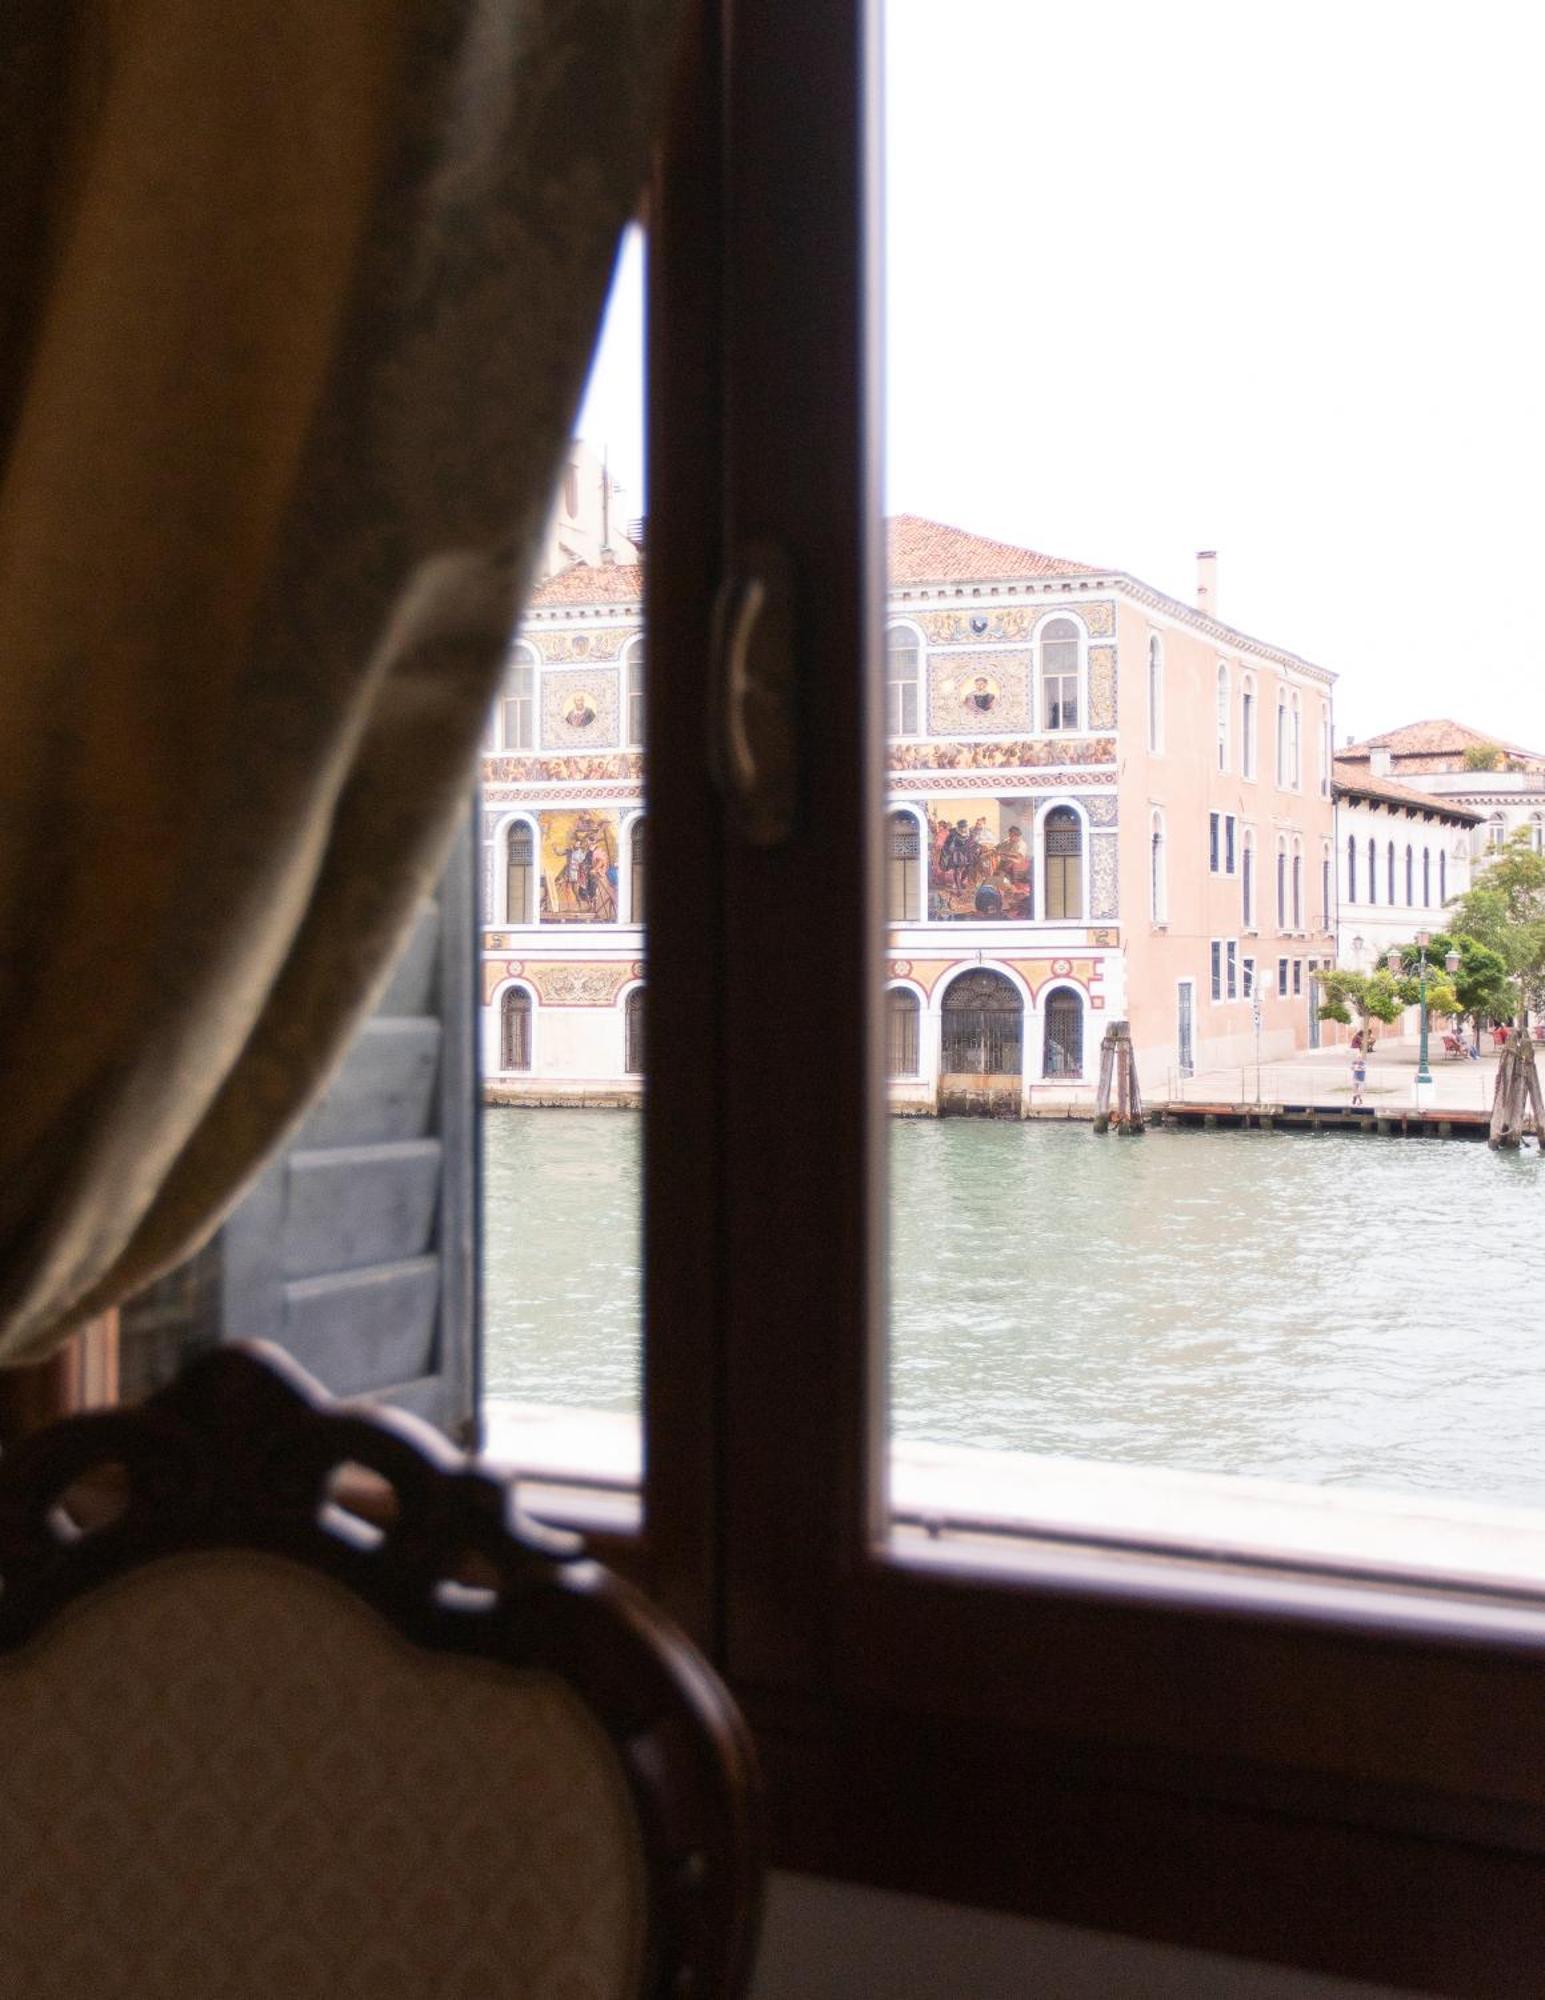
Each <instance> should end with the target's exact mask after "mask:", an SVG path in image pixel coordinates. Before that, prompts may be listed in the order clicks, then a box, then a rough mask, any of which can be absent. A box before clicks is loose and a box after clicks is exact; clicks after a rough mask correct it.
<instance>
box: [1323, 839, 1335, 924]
mask: <svg viewBox="0 0 1545 2000" xmlns="http://www.w3.org/2000/svg"><path fill="white" fill-rule="evenodd" d="M1335 871H1336V863H1335V859H1334V856H1333V851H1332V848H1331V844H1330V842H1329V841H1328V840H1327V841H1325V842H1324V844H1323V848H1322V851H1321V854H1320V929H1321V930H1322V931H1328V930H1329V929H1330V913H1331V910H1332V909H1333V908H1334V906H1335V887H1336V883H1335Z"/></svg>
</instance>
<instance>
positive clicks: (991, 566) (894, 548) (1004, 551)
mask: <svg viewBox="0 0 1545 2000" xmlns="http://www.w3.org/2000/svg"><path fill="white" fill-rule="evenodd" d="M885 526H886V544H887V561H888V563H889V573H888V576H887V581H888V582H889V583H891V584H900V583H999V582H1005V583H1006V582H1012V581H1013V579H1014V578H1016V577H1022V576H1024V577H1030V576H1098V575H1099V574H1101V572H1100V571H1099V570H1097V569H1094V568H1092V567H1091V566H1090V565H1089V564H1088V563H1076V562H1065V561H1064V560H1063V559H1062V558H1061V557H1060V556H1043V555H1039V554H1038V553H1037V552H1036V551H1035V550H1034V549H1021V548H1017V547H1016V546H1015V545H1014V544H1013V543H1012V542H995V541H992V540H991V539H990V538H989V537H988V536H986V535H973V534H969V533H968V532H967V531H966V530H965V529H964V528H951V527H948V526H946V525H945V523H944V522H942V521H926V520H924V519H923V517H922V515H921V514H896V515H893V516H892V517H891V519H890V520H889V521H887V522H886V524H885ZM643 595H644V572H643V568H642V566H641V565H640V564H637V563H630V564H626V565H624V564H621V563H619V564H618V565H617V566H616V567H615V568H613V569H600V568H596V567H593V566H592V565H591V564H589V563H575V564H574V566H573V567H572V568H571V569H563V570H559V571H558V573H557V575H556V576H550V577H549V578H548V579H547V581H546V583H544V584H541V585H539V586H538V588H537V589H535V590H534V591H532V593H531V598H530V605H531V609H532V610H535V611H540V610H544V609H549V608H551V607H552V606H555V605H564V604H638V603H641V602H642V601H643Z"/></svg>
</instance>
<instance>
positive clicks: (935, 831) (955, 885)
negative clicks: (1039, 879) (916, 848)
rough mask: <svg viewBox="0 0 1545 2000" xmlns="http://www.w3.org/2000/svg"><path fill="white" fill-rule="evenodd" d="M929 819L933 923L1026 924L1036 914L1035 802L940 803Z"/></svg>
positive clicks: (973, 800) (977, 800)
mask: <svg viewBox="0 0 1545 2000" xmlns="http://www.w3.org/2000/svg"><path fill="white" fill-rule="evenodd" d="M927 814H928V915H929V919H930V921H932V922H934V923H949V922H951V921H955V922H961V923H967V922H969V923H975V924H979V923H995V922H1002V923H1009V922H1013V921H1015V920H1016V919H1017V920H1018V921H1019V922H1021V923H1022V922H1024V921H1025V920H1026V919H1028V918H1030V917H1033V916H1034V915H1035V910H1034V906H1033V897H1034V890H1033V870H1032V867H1031V859H1030V841H1031V838H1032V835H1033V831H1034V827H1035V802H1034V800H1033V799H1001V798H1000V799H984V798H980V797H973V798H936V799H930V800H929V802H928V806H927Z"/></svg>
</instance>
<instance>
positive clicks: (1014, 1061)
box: [941, 966, 1025, 1076]
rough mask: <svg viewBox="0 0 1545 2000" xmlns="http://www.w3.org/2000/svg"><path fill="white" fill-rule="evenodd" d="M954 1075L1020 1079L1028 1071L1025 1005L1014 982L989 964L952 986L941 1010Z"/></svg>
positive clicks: (948, 1069) (947, 1065)
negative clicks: (1025, 1063)
mask: <svg viewBox="0 0 1545 2000" xmlns="http://www.w3.org/2000/svg"><path fill="white" fill-rule="evenodd" d="M941 1013H942V1024H943V1050H942V1053H943V1067H944V1071H945V1073H946V1075H949V1076H1018V1075H1020V1074H1021V1072H1022V1070H1023V1067H1024V1055H1023V1037H1024V1015H1025V1010H1024V1006H1023V1004H1022V1003H1021V1001H1020V998H1019V993H1018V990H1017V989H1016V987H1015V986H1014V984H1013V981H1012V980H1009V979H1005V978H1004V976H1003V974H1002V973H1001V972H989V971H988V970H987V969H986V967H985V966H984V967H983V968H982V969H981V970H980V971H977V972H963V973H962V974H961V975H960V977H959V978H958V979H956V980H954V981H952V982H951V985H950V988H949V991H948V992H947V993H946V994H945V996H944V1005H943V1008H942V1009H941Z"/></svg>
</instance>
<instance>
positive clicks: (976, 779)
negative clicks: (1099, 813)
mask: <svg viewBox="0 0 1545 2000" xmlns="http://www.w3.org/2000/svg"><path fill="white" fill-rule="evenodd" d="M1113 775H1114V774H1113ZM1088 782H1089V777H1088V773H1087V772H1084V771H984V772H970V771H967V772H959V771H945V772H942V773H941V772H938V771H935V772H933V773H932V774H931V775H930V774H929V773H926V772H925V773H923V774H922V775H921V776H919V777H906V776H904V777H895V778H892V779H891V780H890V784H889V789H890V790H891V791H893V792H895V793H897V794H898V795H899V794H903V793H905V794H907V795H908V796H910V795H911V794H912V793H914V792H946V793H948V794H949V796H950V797H952V798H953V797H955V796H956V795H957V794H960V793H965V792H992V793H994V794H996V795H998V796H1000V797H1001V796H1002V794H1004V793H1005V792H1018V791H1020V790H1022V789H1028V788H1029V787H1031V786H1034V788H1035V790H1036V791H1047V790H1050V789H1052V788H1055V789H1057V790H1059V791H1061V790H1071V789H1073V788H1074V787H1077V786H1082V785H1087V784H1088Z"/></svg>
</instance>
